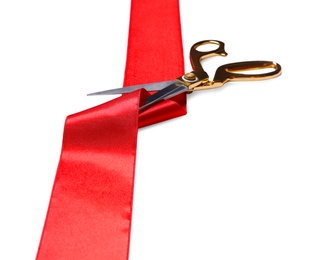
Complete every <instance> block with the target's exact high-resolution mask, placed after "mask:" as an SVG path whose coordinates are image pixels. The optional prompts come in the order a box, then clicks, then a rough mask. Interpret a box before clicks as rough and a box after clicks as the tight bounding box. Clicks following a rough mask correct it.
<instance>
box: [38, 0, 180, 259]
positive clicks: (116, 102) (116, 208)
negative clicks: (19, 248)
mask: <svg viewBox="0 0 314 260" xmlns="http://www.w3.org/2000/svg"><path fill="white" fill-rule="evenodd" d="M130 17H131V19H130V30H129V41H128V54H127V62H126V71H125V80H124V85H136V84H141V83H148V82H156V81H163V80H169V79H174V78H176V77H178V76H179V75H182V74H183V69H184V67H183V55H182V42H181V28H180V16H179V3H178V0H150V1H144V0H133V1H132V4H131V16H130ZM148 95H149V93H148V92H146V91H145V90H139V91H135V92H133V93H130V94H125V95H122V96H121V97H119V98H116V99H113V100H112V101H109V102H107V103H105V104H102V105H99V106H96V107H93V108H90V109H87V110H85V111H82V112H79V113H76V114H73V115H71V116H68V117H67V119H66V123H65V128H64V136H63V143H62V152H61V157H60V161H59V165H58V169H57V173H56V178H55V182H54V186H53V190H52V195H51V199H50V204H49V207H48V213H47V217H46V221H45V225H44V229H43V233H42V238H41V242H40V245H39V249H38V254H37V259H44V260H49V259H54V260H55V259H80V260H81V259H93V260H94V259H108V260H116V259H117V260H120V259H121V260H125V259H128V252H129V242H130V241H129V240H130V228H131V217H132V200H133V183H134V171H135V160H136V143H137V133H138V127H143V126H146V125H149V124H153V123H157V122H161V121H164V120H167V119H170V118H174V117H177V116H181V115H184V114H185V113H186V106H185V95H181V96H178V97H176V98H173V99H171V100H167V101H165V102H161V103H159V104H157V105H156V106H154V107H152V108H150V109H149V110H147V111H145V112H143V113H141V114H139V113H138V108H139V106H140V105H141V104H142V103H143V102H144V100H145V99H146V97H147V96H148Z"/></svg>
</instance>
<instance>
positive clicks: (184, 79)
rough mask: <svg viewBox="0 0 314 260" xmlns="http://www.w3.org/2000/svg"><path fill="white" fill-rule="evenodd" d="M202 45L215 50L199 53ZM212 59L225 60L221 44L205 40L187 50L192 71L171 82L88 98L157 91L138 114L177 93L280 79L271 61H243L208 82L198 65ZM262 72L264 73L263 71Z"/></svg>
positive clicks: (221, 70) (222, 68)
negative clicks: (249, 81)
mask: <svg viewBox="0 0 314 260" xmlns="http://www.w3.org/2000/svg"><path fill="white" fill-rule="evenodd" d="M206 44H215V45H217V46H218V47H217V49H215V50H210V51H199V50H197V48H198V47H200V46H202V45H206ZM213 56H227V53H226V51H225V44H224V43H223V42H221V41H217V40H205V41H200V42H197V43H195V44H194V45H193V46H192V47H191V50H190V61H191V66H192V68H193V71H191V72H188V73H186V74H184V75H183V76H180V77H178V78H177V79H175V80H170V81H163V82H155V83H149V84H142V85H136V86H130V87H124V88H116V89H110V90H105V91H99V92H94V93H90V94H88V96H91V95H110V94H125V93H130V92H132V91H135V90H138V89H142V88H144V89H146V90H147V91H157V92H155V93H154V94H152V95H151V96H149V97H148V98H147V99H146V101H145V104H144V105H142V106H141V107H140V111H142V110H144V109H146V108H148V107H150V106H152V105H153V104H155V103H157V102H160V101H162V100H166V99H169V98H171V97H174V96H176V95H179V94H181V93H184V92H187V93H191V92H193V91H198V90H205V89H213V88H219V87H221V86H223V85H224V84H226V83H227V82H231V81H248V80H252V81H255V80H264V79H272V78H275V77H278V76H280V75H281V66H280V65H279V64H278V63H276V62H273V61H243V62H236V63H229V64H225V65H222V66H220V67H218V69H217V70H216V72H215V76H214V79H213V80H210V79H209V76H208V74H207V73H206V72H205V71H204V69H203V67H202V64H201V61H202V60H204V59H206V58H210V57H213ZM264 69H271V71H270V72H267V73H253V74H252V73H242V72H249V71H251V70H254V71H256V70H260V71H263V70H264ZM264 71H265V70H264Z"/></svg>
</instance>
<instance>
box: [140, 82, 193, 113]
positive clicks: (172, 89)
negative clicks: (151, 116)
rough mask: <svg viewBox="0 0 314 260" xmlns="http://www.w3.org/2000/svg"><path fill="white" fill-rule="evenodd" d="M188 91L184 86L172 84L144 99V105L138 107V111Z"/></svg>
mask: <svg viewBox="0 0 314 260" xmlns="http://www.w3.org/2000/svg"><path fill="white" fill-rule="evenodd" d="M188 90H189V88H188V87H186V86H184V85H178V83H173V84H171V85H169V86H167V87H165V88H163V89H162V90H159V91H158V92H156V93H155V94H153V95H151V96H149V97H148V98H147V99H146V101H145V104H144V105H143V106H141V107H140V110H143V109H144V108H146V107H148V106H151V105H153V104H155V103H156V102H158V101H161V100H166V99H169V98H172V97H174V96H176V95H179V94H181V93H183V92H187V91H188Z"/></svg>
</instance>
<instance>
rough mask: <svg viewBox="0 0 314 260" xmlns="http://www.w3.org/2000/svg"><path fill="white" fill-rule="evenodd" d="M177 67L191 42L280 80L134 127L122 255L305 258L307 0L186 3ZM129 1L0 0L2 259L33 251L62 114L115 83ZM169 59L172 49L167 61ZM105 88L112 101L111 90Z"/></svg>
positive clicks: (310, 214) (309, 140)
mask: <svg viewBox="0 0 314 260" xmlns="http://www.w3.org/2000/svg"><path fill="white" fill-rule="evenodd" d="M180 5H181V22H182V35H183V45H184V54H185V66H186V71H190V70H191V67H190V64H189V48H190V46H191V45H192V44H193V43H195V42H197V41H200V40H205V39H216V40H221V41H223V42H225V43H226V51H227V52H228V53H229V56H228V57H226V58H219V57H217V58H213V59H211V60H208V61H206V62H205V63H204V67H205V68H206V70H207V71H208V72H209V74H210V75H211V76H213V73H214V70H215V69H216V68H217V66H218V65H222V64H224V63H230V62H236V61H243V60H256V59H257V60H258V59H263V60H274V61H277V62H279V63H280V64H281V65H282V68H283V74H282V76H281V77H279V78H277V79H274V80H270V81H262V82H253V83H252V82H251V83H248V82H245V83H233V84H229V85H226V86H224V87H223V88H221V89H217V90H212V91H202V92H198V93H194V94H192V95H189V96H188V114H187V115H186V116H184V117H181V118H177V119H174V120H171V121H168V122H164V123H160V124H157V125H154V126H150V127H147V128H145V129H140V131H139V136H138V150H137V165H136V180H135V193H134V209H133V225H132V236H131V238H132V240H131V249H130V259H131V260H144V259H145V260H147V259H150V260H151V259H153V260H155V259H156V260H157V259H158V260H160V259H163V260H173V259H181V260H182V259H184V260H190V259H197V260H203V259H213V260H227V259H228V260H229V259H241V260H252V259H268V260H275V259H276V260H278V259H285V260H287V259H288V260H292V259H303V260H307V259H314V188H313V186H314V162H313V161H314V160H313V159H314V137H313V136H314V122H313V112H314V103H313V98H314V90H313V89H314V88H313V81H312V75H313V72H312V64H313V58H314V57H313V46H314V45H313V37H312V34H313V24H314V23H313V22H314V21H313V15H312V12H311V10H312V6H310V1H305V0H300V1H273V0H264V1H248V0H247V1H246V0H238V1H231V0H226V1H207V0H193V1H191V0H190V1H187V0H182V1H181V3H180ZM129 8H130V3H129V0H123V1H122V0H120V1H110V2H109V1H70V0H62V1H60V0H57V1H39V0H38V1H36V0H29V1H21V0H12V1H9V0H3V1H1V2H0V89H1V92H0V113H1V114H0V116H1V117H0V118H1V128H0V133H1V134H0V149H1V157H0V158H1V159H0V162H1V163H0V259H4V260H9V259H14V260H16V259H25V260H28V259H34V258H35V256H36V253H37V247H38V244H39V240H40V236H41V232H42V227H43V223H44V220H45V216H46V210H47V207H48V202H49V198H50V193H51V189H52V184H53V181H54V177H55V172H56V167H57V164H58V160H59V155H60V149H61V141H62V133H63V124H64V120H65V118H66V116H67V115H69V114H72V113H75V112H78V111H81V110H85V109H87V108H89V107H92V106H94V105H98V104H101V103H103V102H105V101H107V100H109V98H108V97H104V96H103V97H87V96H86V94H87V93H90V92H93V91H98V90H102V89H106V88H107V89H110V88H113V87H120V86H122V82H123V74H124V65H125V57H126V48H127V34H128V24H129ZM165 58H169V59H170V58H171V57H165ZM110 98H111V97H110Z"/></svg>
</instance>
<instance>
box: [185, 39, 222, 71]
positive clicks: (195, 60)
mask: <svg viewBox="0 0 314 260" xmlns="http://www.w3.org/2000/svg"><path fill="white" fill-rule="evenodd" d="M206 44H216V45H218V48H217V49H216V50H211V51H198V50H197V48H198V47H199V46H202V45H206ZM215 55H220V56H226V55H227V53H226V51H225V44H224V43H223V42H221V41H216V40H205V41H200V42H197V43H195V44H194V45H193V46H192V47H191V50H190V61H191V65H192V68H193V70H195V71H204V69H203V67H202V65H201V60H203V59H206V58H209V57H212V56H215Z"/></svg>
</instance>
